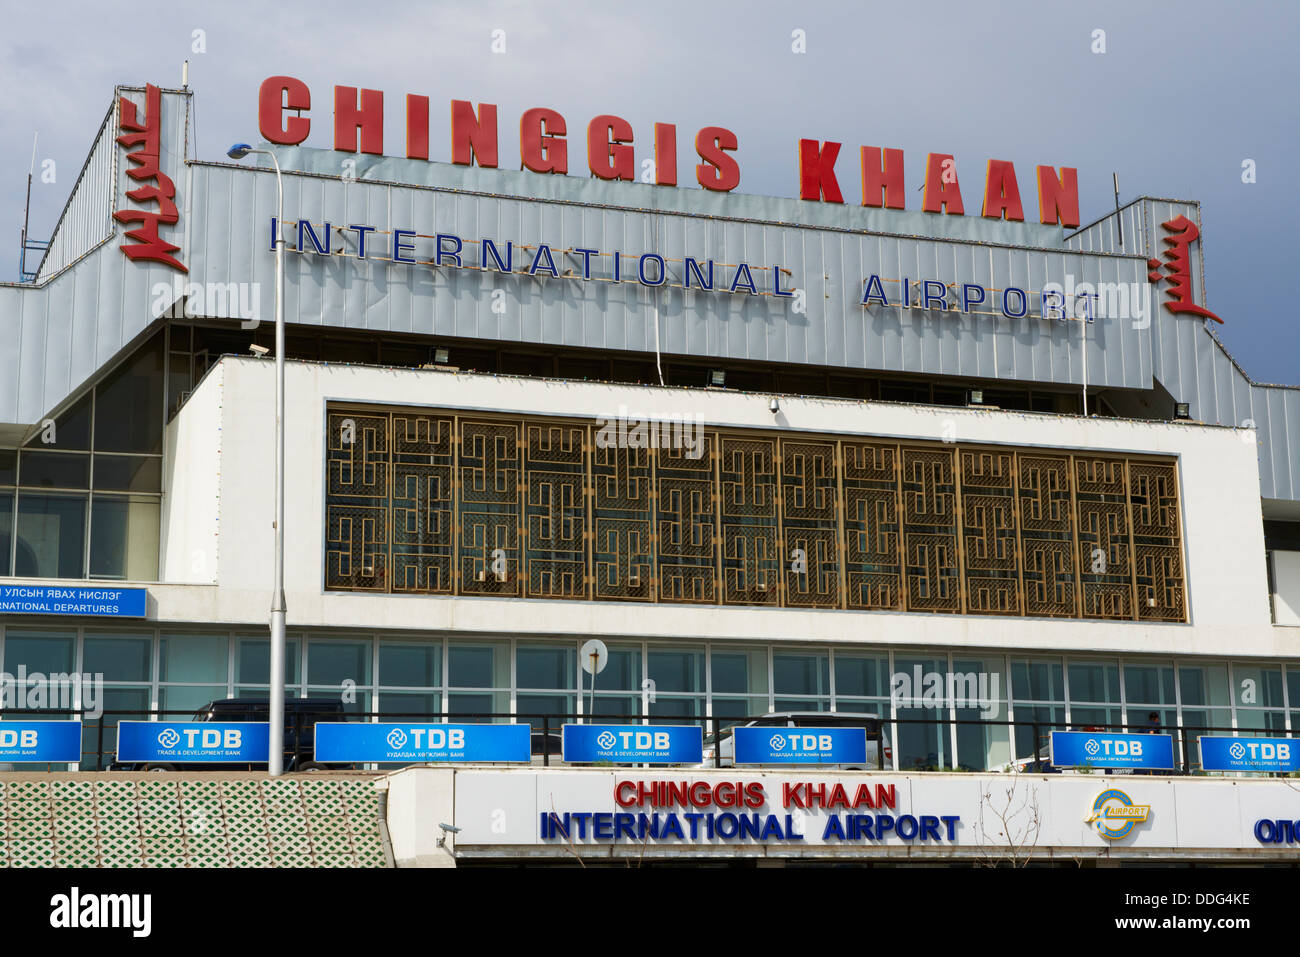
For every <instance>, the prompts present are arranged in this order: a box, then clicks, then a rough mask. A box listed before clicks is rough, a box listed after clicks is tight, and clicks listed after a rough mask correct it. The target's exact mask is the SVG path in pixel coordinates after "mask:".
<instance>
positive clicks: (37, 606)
mask: <svg viewBox="0 0 1300 957" xmlns="http://www.w3.org/2000/svg"><path fill="white" fill-rule="evenodd" d="M146 592H147V590H146V589H144V588H84V587H71V588H65V587H62V586H56V585H3V586H0V613H7V614H16V615H90V616H93V617H96V618H143V617H144V601H145V595H146Z"/></svg>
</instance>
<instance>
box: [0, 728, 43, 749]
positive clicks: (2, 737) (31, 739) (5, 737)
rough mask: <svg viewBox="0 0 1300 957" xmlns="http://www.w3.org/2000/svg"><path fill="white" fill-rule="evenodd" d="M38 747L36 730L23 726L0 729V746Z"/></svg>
mask: <svg viewBox="0 0 1300 957" xmlns="http://www.w3.org/2000/svg"><path fill="white" fill-rule="evenodd" d="M34 747H36V730H35V729H34V728H23V729H21V730H14V729H13V728H5V729H4V730H3V731H0V748H34Z"/></svg>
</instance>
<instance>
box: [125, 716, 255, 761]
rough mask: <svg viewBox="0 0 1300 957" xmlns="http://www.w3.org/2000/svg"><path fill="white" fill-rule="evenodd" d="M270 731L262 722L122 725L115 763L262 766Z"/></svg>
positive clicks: (134, 723) (133, 723) (138, 722)
mask: <svg viewBox="0 0 1300 957" xmlns="http://www.w3.org/2000/svg"><path fill="white" fill-rule="evenodd" d="M269 729H270V725H268V724H267V723H266V722H265V721H199V722H177V721H122V722H119V723H118V726H117V759H118V760H119V761H123V762H129V763H136V762H145V763H148V762H150V761H156V762H160V763H170V762H174V761H184V762H229V763H233V764H259V763H262V764H265V763H266V761H267V754H268V752H269V750H270V741H269V737H270V730H269Z"/></svg>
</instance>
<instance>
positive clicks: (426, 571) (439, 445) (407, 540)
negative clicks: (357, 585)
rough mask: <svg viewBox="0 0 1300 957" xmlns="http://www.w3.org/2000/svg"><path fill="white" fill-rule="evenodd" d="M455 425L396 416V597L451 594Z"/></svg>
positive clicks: (394, 532)
mask: <svg viewBox="0 0 1300 957" xmlns="http://www.w3.org/2000/svg"><path fill="white" fill-rule="evenodd" d="M452 424H453V423H452V420H451V419H445V418H432V417H430V416H423V415H410V414H406V413H398V414H395V415H394V416H393V591H419V592H435V593H443V594H446V593H449V592H451V590H452V575H451V570H452V552H453V548H452V504H453V495H452V448H451V444H452V439H451V436H452Z"/></svg>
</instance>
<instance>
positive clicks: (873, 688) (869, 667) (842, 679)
mask: <svg viewBox="0 0 1300 957" xmlns="http://www.w3.org/2000/svg"><path fill="white" fill-rule="evenodd" d="M843 695H852V696H854V697H858V698H885V697H888V696H889V659H888V658H885V657H878V656H875V655H850V654H844V653H843V652H840V651H837V652H835V698H836V700H838V699H839V698H840V697H841V696H843Z"/></svg>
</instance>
